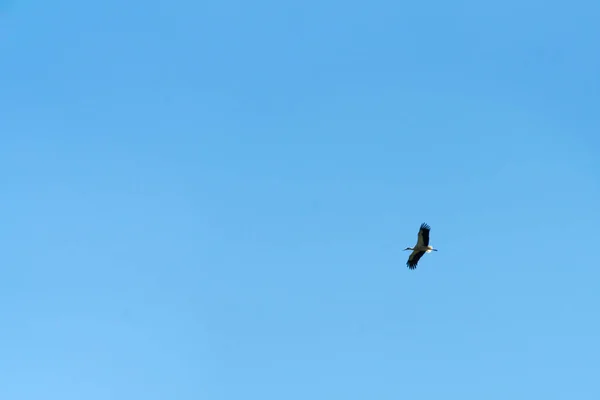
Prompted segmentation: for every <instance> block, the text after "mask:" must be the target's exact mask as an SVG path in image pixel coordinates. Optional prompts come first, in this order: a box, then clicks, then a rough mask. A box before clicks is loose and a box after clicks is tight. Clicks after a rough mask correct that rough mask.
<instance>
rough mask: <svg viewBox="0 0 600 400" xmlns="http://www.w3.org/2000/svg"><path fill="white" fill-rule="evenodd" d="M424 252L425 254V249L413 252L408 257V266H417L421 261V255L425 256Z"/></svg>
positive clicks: (412, 267)
mask: <svg viewBox="0 0 600 400" xmlns="http://www.w3.org/2000/svg"><path fill="white" fill-rule="evenodd" d="M423 254H425V252H424V251H417V252H416V253H411V255H410V256H409V257H408V261H407V262H406V266H407V267H408V268H409V269H415V268H417V264H418V263H419V260H420V259H421V257H423Z"/></svg>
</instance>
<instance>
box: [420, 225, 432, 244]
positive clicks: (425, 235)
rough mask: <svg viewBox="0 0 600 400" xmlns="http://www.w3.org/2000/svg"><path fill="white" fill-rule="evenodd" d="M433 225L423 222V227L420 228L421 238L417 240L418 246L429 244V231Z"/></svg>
mask: <svg viewBox="0 0 600 400" xmlns="http://www.w3.org/2000/svg"><path fill="white" fill-rule="evenodd" d="M430 230H431V227H430V226H429V225H427V224H426V223H422V224H421V229H419V238H418V240H417V247H427V246H429V231H430Z"/></svg>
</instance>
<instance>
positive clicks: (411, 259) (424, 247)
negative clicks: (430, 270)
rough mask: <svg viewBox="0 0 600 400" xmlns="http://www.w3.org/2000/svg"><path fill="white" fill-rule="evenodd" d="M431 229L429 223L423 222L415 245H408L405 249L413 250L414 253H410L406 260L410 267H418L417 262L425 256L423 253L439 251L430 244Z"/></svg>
mask: <svg viewBox="0 0 600 400" xmlns="http://www.w3.org/2000/svg"><path fill="white" fill-rule="evenodd" d="M430 230H431V227H430V226H429V225H427V224H426V223H422V224H421V228H420V229H419V235H418V240H417V244H416V245H415V247H407V248H406V249H404V250H412V253H410V256H408V261H407V262H406V266H407V267H408V268H409V269H415V268H417V264H418V262H419V260H420V259H421V257H423V254H425V253H431V252H432V251H437V249H434V248H433V247H432V246H430V245H429V231H430Z"/></svg>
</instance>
